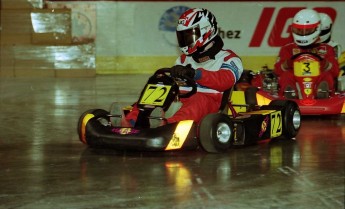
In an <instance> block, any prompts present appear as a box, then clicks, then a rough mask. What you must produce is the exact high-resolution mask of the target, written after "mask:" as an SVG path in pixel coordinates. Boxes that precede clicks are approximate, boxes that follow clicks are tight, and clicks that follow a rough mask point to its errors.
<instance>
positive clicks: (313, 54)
mask: <svg viewBox="0 0 345 209" xmlns="http://www.w3.org/2000/svg"><path fill="white" fill-rule="evenodd" d="M301 55H311V56H313V57H315V58H317V59H318V60H319V61H322V60H323V58H322V57H321V56H320V55H318V54H315V53H313V52H301V53H298V54H295V55H293V56H292V57H291V60H295V59H297V57H299V56H301Z"/></svg>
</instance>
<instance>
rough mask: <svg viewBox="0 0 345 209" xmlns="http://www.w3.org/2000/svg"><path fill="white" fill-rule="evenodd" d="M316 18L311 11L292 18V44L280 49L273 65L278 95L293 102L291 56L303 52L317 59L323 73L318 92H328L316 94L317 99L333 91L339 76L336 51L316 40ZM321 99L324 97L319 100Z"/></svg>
mask: <svg viewBox="0 0 345 209" xmlns="http://www.w3.org/2000/svg"><path fill="white" fill-rule="evenodd" d="M320 21H321V20H320V16H319V14H318V13H317V12H316V11H314V10H312V9H302V10H301V11H299V12H298V13H297V14H296V15H295V16H294V18H293V23H292V26H291V31H292V36H293V39H294V42H293V43H289V44H287V45H285V46H283V47H282V48H281V49H280V51H279V55H278V58H277V61H276V63H275V65H274V72H275V73H276V74H277V75H278V77H279V80H278V82H279V85H280V90H279V91H280V92H279V93H281V94H284V95H285V97H286V98H288V99H293V98H296V94H295V93H291V92H297V89H296V87H295V85H293V86H291V85H289V84H294V83H295V79H294V76H293V73H291V71H292V70H293V60H292V58H293V55H296V54H300V53H303V52H306V53H307V52H309V53H314V54H317V55H319V56H320V57H321V58H322V60H321V63H320V67H321V70H322V71H323V72H324V74H323V75H322V76H320V80H319V81H318V82H317V83H319V86H318V92H327V93H326V94H318V97H320V98H321V97H323V98H326V97H328V92H329V90H331V91H334V90H335V80H336V78H337V76H338V74H339V65H338V61H337V59H336V55H335V51H334V49H333V47H332V46H330V45H328V44H325V43H320V42H319V36H320V32H321V24H320ZM321 95H323V96H321Z"/></svg>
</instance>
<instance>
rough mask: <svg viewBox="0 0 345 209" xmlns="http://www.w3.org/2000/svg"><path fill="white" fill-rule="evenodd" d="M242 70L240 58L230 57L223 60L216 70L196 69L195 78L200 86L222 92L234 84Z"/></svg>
mask: <svg viewBox="0 0 345 209" xmlns="http://www.w3.org/2000/svg"><path fill="white" fill-rule="evenodd" d="M242 72H243V65H242V61H241V59H240V58H238V57H232V58H231V59H229V60H227V61H224V62H223V63H222V65H221V67H220V69H219V70H218V71H209V70H207V69H204V68H198V69H196V75H195V80H196V81H197V82H198V84H200V85H202V86H207V87H208V88H211V89H215V90H217V91H220V92H223V91H225V90H227V89H229V88H231V87H232V86H234V85H235V83H236V82H237V81H238V79H239V78H240V77H241V74H242Z"/></svg>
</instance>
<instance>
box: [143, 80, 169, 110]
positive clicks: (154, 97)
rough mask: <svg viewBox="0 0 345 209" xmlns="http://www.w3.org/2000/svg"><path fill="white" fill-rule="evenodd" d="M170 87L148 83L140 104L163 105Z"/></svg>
mask: <svg viewBox="0 0 345 209" xmlns="http://www.w3.org/2000/svg"><path fill="white" fill-rule="evenodd" d="M170 89H171V86H164V85H155V84H148V85H147V86H146V89H145V91H144V93H143V94H142V96H141V99H140V101H139V104H146V105H157V106H159V105H163V104H164V102H165V99H166V98H167V96H168V94H169V91H170Z"/></svg>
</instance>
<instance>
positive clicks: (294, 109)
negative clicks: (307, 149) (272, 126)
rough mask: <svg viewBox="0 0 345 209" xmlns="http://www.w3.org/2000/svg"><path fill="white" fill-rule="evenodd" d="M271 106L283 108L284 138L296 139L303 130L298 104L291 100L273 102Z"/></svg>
mask: <svg viewBox="0 0 345 209" xmlns="http://www.w3.org/2000/svg"><path fill="white" fill-rule="evenodd" d="M269 106H280V107H283V111H282V113H283V117H284V118H283V136H284V137H286V138H288V139H291V138H294V137H296V135H297V133H298V131H299V129H300V128H301V111H300V109H299V107H298V105H297V103H296V102H294V101H291V100H273V101H272V102H271V103H270V104H269Z"/></svg>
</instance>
